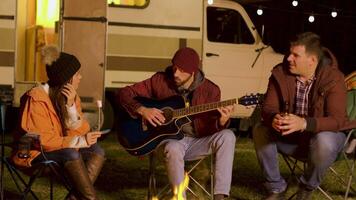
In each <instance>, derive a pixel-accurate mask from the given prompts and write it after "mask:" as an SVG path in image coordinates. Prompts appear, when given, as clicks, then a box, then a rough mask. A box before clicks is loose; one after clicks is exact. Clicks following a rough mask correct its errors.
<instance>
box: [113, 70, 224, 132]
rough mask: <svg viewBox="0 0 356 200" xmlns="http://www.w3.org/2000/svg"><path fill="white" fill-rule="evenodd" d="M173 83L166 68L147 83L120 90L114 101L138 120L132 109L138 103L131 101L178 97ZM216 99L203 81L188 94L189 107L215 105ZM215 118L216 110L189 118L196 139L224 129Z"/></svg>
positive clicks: (212, 88) (214, 91)
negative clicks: (212, 103)
mask: <svg viewBox="0 0 356 200" xmlns="http://www.w3.org/2000/svg"><path fill="white" fill-rule="evenodd" d="M173 80H174V78H173V72H172V68H171V67H168V68H167V69H166V71H165V72H157V73H156V74H154V75H153V76H152V77H151V78H149V79H147V80H144V81H142V82H139V83H136V84H134V85H131V86H127V87H125V88H122V89H121V90H120V91H119V93H118V96H117V97H116V102H117V103H119V104H120V106H122V107H123V108H124V109H125V110H126V111H127V112H128V113H129V114H130V115H131V116H132V117H139V114H138V113H136V110H137V109H138V108H139V107H140V106H141V104H140V103H139V102H137V101H136V100H134V98H135V97H136V96H142V97H148V98H153V99H157V100H162V99H165V98H168V97H171V96H174V95H179V92H178V91H177V88H176V85H175V83H174V81H173ZM220 98H221V95H220V89H219V87H218V86H217V85H215V84H214V83H213V82H211V81H210V80H208V79H206V78H203V79H202V81H201V83H200V84H199V85H198V86H197V87H196V88H195V89H194V90H193V91H192V99H191V105H193V106H194V105H200V104H205V103H211V102H218V101H220ZM219 117H220V116H219V113H218V112H217V111H211V112H205V113H201V114H197V115H194V116H191V119H193V126H194V129H195V132H196V136H197V137H203V136H207V135H212V134H214V133H216V132H217V131H219V130H221V129H222V128H224V127H219V126H218V119H219ZM227 124H228V123H227Z"/></svg>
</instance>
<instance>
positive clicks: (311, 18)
mask: <svg viewBox="0 0 356 200" xmlns="http://www.w3.org/2000/svg"><path fill="white" fill-rule="evenodd" d="M308 20H309V22H310V23H313V22H314V20H315V18H314V15H310V16H309V18H308Z"/></svg>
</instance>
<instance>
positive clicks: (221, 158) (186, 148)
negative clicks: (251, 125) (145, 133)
mask: <svg viewBox="0 0 356 200" xmlns="http://www.w3.org/2000/svg"><path fill="white" fill-rule="evenodd" d="M235 141H236V137H235V135H234V133H233V132H232V131H231V130H229V129H224V130H221V131H220V132H217V133H215V134H213V135H210V136H206V137H202V138H193V137H187V136H186V137H184V138H183V139H181V140H173V139H169V140H164V141H163V142H162V143H161V144H160V147H159V150H158V151H159V152H160V154H163V157H164V159H165V163H166V168H167V173H168V178H169V181H170V184H171V185H172V186H177V185H178V184H180V183H182V181H183V179H184V161H189V160H196V159H199V158H201V157H203V156H207V155H209V154H211V153H214V154H215V170H214V171H215V172H214V179H215V182H214V194H224V195H227V196H228V195H229V193H230V186H231V180H232V165H233V160H234V152H235Z"/></svg>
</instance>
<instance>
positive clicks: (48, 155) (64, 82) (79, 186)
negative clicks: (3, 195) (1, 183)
mask: <svg viewBox="0 0 356 200" xmlns="http://www.w3.org/2000/svg"><path fill="white" fill-rule="evenodd" d="M42 53H43V57H44V62H45V64H46V71H47V76H48V82H47V83H45V84H42V85H39V86H37V87H34V88H32V89H31V90H29V91H27V92H26V93H25V94H24V95H23V96H22V97H21V108H20V109H21V118H20V120H21V123H20V127H19V131H18V132H16V134H15V141H19V140H21V137H24V135H26V133H29V132H31V133H35V134H38V135H39V136H40V140H41V145H42V147H43V150H44V154H45V155H42V154H41V151H40V150H39V149H33V150H31V151H30V153H29V156H28V158H23V156H19V155H20V154H19V151H18V150H15V151H14V153H13V156H12V159H13V161H14V163H15V164H17V165H18V166H22V167H31V166H32V165H34V164H36V163H38V162H41V161H44V160H45V159H49V160H54V161H56V162H57V163H58V164H59V165H61V166H62V167H64V169H65V172H66V173H67V174H66V175H67V177H68V178H69V179H70V181H71V183H72V185H73V188H74V191H73V193H71V194H69V195H68V197H67V199H91V200H92V199H93V200H94V199H98V198H97V196H96V192H95V189H94V187H93V184H94V182H95V180H96V178H97V176H98V175H99V173H100V171H101V168H102V166H103V163H104V160H105V159H104V150H103V149H102V148H101V147H100V146H99V145H98V144H97V138H99V137H100V136H101V133H100V132H99V131H94V132H90V127H89V123H88V122H87V121H86V119H85V118H83V113H82V111H81V110H82V109H81V103H80V98H79V97H78V95H77V92H76V90H77V89H78V87H79V83H80V79H81V78H82V76H81V75H80V72H79V68H80V62H79V61H78V59H77V58H76V57H75V56H73V55H71V54H68V53H64V52H59V51H58V49H57V48H56V47H53V46H48V47H45V48H44V49H43V52H42ZM83 160H85V163H84V162H83Z"/></svg>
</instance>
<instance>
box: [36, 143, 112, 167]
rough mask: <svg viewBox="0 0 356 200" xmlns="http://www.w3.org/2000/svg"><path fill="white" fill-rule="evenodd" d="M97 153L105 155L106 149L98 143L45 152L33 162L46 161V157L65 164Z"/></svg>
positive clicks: (62, 164)
mask: <svg viewBox="0 0 356 200" xmlns="http://www.w3.org/2000/svg"><path fill="white" fill-rule="evenodd" d="M91 153H96V154H99V155H101V156H104V155H105V152H104V150H103V149H102V148H101V147H100V146H99V145H98V144H97V143H96V144H94V145H92V146H90V147H88V148H80V149H79V150H77V149H73V148H65V149H59V150H56V151H51V152H45V153H44V154H45V155H44V156H43V155H42V154H40V155H38V156H37V157H36V158H35V159H34V160H33V161H32V164H35V163H37V162H41V161H44V160H45V159H48V160H53V161H56V162H57V163H58V164H59V165H61V166H64V164H65V163H66V162H67V161H71V160H77V159H79V158H80V157H82V158H83V160H86V158H87V157H88V155H89V154H91Z"/></svg>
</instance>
